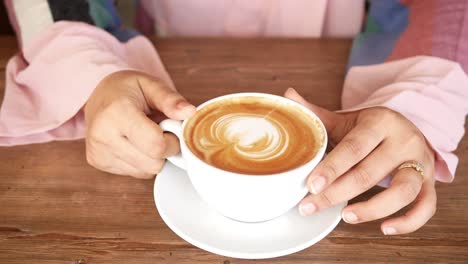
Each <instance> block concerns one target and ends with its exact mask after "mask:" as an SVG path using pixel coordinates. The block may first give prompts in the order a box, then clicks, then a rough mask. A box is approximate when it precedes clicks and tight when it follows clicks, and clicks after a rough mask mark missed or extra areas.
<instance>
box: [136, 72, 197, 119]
mask: <svg viewBox="0 0 468 264" xmlns="http://www.w3.org/2000/svg"><path fill="white" fill-rule="evenodd" d="M139 84H140V88H141V90H142V91H143V94H144V96H145V99H146V102H147V103H148V105H149V107H150V108H152V109H155V110H159V111H161V112H162V113H163V114H164V115H166V116H167V117H169V118H171V119H175V120H185V119H187V118H189V117H190V116H192V115H193V114H194V113H195V110H196V108H195V106H194V105H192V104H191V103H189V102H188V101H187V100H186V99H185V98H184V97H183V96H182V95H180V94H179V93H178V92H177V91H176V90H175V89H173V88H171V87H169V86H168V85H166V84H165V83H163V82H162V81H160V80H158V79H155V78H153V77H149V76H145V77H143V78H141V80H139Z"/></svg>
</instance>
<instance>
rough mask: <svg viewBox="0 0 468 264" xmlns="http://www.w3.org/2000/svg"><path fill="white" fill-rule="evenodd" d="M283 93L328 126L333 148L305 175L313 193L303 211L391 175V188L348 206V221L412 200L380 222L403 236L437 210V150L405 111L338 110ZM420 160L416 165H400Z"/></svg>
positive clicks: (373, 216)
mask: <svg viewBox="0 0 468 264" xmlns="http://www.w3.org/2000/svg"><path fill="white" fill-rule="evenodd" d="M285 97H287V98H289V99H292V100H294V101H296V102H298V103H300V104H302V105H304V106H306V107H308V108H309V109H311V110H312V111H313V112H314V113H315V114H317V115H318V116H319V118H320V119H321V120H322V121H323V123H324V124H325V126H326V128H327V131H328V136H329V143H330V144H331V145H332V146H335V147H334V149H333V150H332V151H331V152H330V153H328V155H327V156H326V157H325V158H324V159H323V160H322V161H321V162H320V163H319V165H317V167H316V168H315V169H314V170H313V171H312V172H311V174H310V175H309V177H308V179H307V186H308V188H309V190H310V192H311V193H312V194H310V195H309V196H307V197H306V198H304V200H303V201H302V202H301V203H300V205H299V210H300V212H301V214H303V215H310V214H312V213H314V212H316V211H319V210H322V209H325V208H328V207H331V206H333V205H336V204H338V203H341V202H344V201H348V200H350V199H352V198H354V197H356V196H358V195H359V194H361V193H363V192H365V191H367V190H369V189H370V188H372V187H373V186H375V185H376V184H377V183H379V182H380V181H381V180H382V179H384V178H385V177H387V176H388V175H391V174H392V173H393V179H392V181H391V184H390V186H389V187H388V188H387V189H386V190H383V191H382V192H380V193H378V194H377V195H375V196H374V197H372V198H370V199H369V200H368V201H364V202H358V203H354V204H351V205H348V206H347V207H346V208H345V209H344V210H343V214H342V216H343V219H344V221H346V222H348V223H351V224H357V223H363V222H368V221H373V220H376V219H380V218H384V217H387V216H389V215H392V214H393V213H396V212H397V211H399V210H400V209H402V208H404V207H405V206H407V205H409V204H410V203H413V202H414V203H413V206H412V207H411V209H409V210H408V211H407V212H406V213H405V214H404V215H402V216H398V217H394V218H390V219H387V220H385V221H384V222H383V223H382V224H381V229H382V232H383V233H384V234H386V235H396V234H404V233H409V232H413V231H415V230H417V229H418V228H420V227H421V226H423V225H424V224H425V223H426V222H427V221H428V220H429V219H430V218H431V217H432V216H433V215H434V213H435V211H436V202H437V197H436V191H435V180H434V176H433V175H434V158H435V155H434V151H433V150H432V148H431V147H430V146H429V144H428V143H427V142H426V139H425V137H424V136H423V134H422V133H421V132H420V131H419V130H418V128H417V127H416V126H415V125H413V124H412V123H411V122H410V121H409V120H407V119H406V118H405V117H404V116H402V115H401V114H399V113H397V112H394V111H392V110H390V109H387V108H384V107H373V108H368V109H363V110H359V111H354V112H349V113H334V112H330V111H328V110H325V109H323V108H320V107H318V106H315V105H312V104H310V103H308V102H307V101H306V100H305V99H304V98H302V97H301V96H300V95H299V94H298V93H297V92H296V91H295V90H294V89H288V90H287V91H286V93H285ZM408 161H417V162H420V163H421V164H422V165H423V166H424V174H422V173H420V172H418V171H416V170H415V169H414V168H405V169H401V170H397V168H398V167H399V166H400V165H401V164H402V163H405V162H408Z"/></svg>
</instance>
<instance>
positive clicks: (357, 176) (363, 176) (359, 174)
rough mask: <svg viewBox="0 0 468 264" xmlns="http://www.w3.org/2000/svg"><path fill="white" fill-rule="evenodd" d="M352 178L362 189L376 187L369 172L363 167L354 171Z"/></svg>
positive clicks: (358, 167)
mask: <svg viewBox="0 0 468 264" xmlns="http://www.w3.org/2000/svg"><path fill="white" fill-rule="evenodd" d="M352 175H353V176H352V177H353V179H354V181H355V184H356V185H357V186H360V187H361V188H362V189H365V190H367V189H369V188H371V187H372V186H373V185H374V180H373V179H372V176H371V175H370V174H369V171H368V170H367V169H366V168H365V167H363V166H357V167H356V168H354V169H353V170H352Z"/></svg>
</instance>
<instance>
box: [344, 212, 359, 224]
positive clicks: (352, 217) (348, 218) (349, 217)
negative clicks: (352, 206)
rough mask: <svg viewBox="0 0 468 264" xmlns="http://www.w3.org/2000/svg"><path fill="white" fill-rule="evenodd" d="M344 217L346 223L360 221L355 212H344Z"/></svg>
mask: <svg viewBox="0 0 468 264" xmlns="http://www.w3.org/2000/svg"><path fill="white" fill-rule="evenodd" d="M342 218H343V220H345V222H346V223H355V222H357V221H358V217H357V215H356V214H355V213H353V212H343V215H342Z"/></svg>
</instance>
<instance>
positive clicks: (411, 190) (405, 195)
mask: <svg viewBox="0 0 468 264" xmlns="http://www.w3.org/2000/svg"><path fill="white" fill-rule="evenodd" d="M399 189H400V197H401V199H403V200H404V201H406V202H411V201H413V200H414V199H416V197H417V196H418V194H419V191H420V189H421V188H420V187H419V186H418V185H416V184H414V183H411V182H405V183H402V184H401V185H400V187H399Z"/></svg>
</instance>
